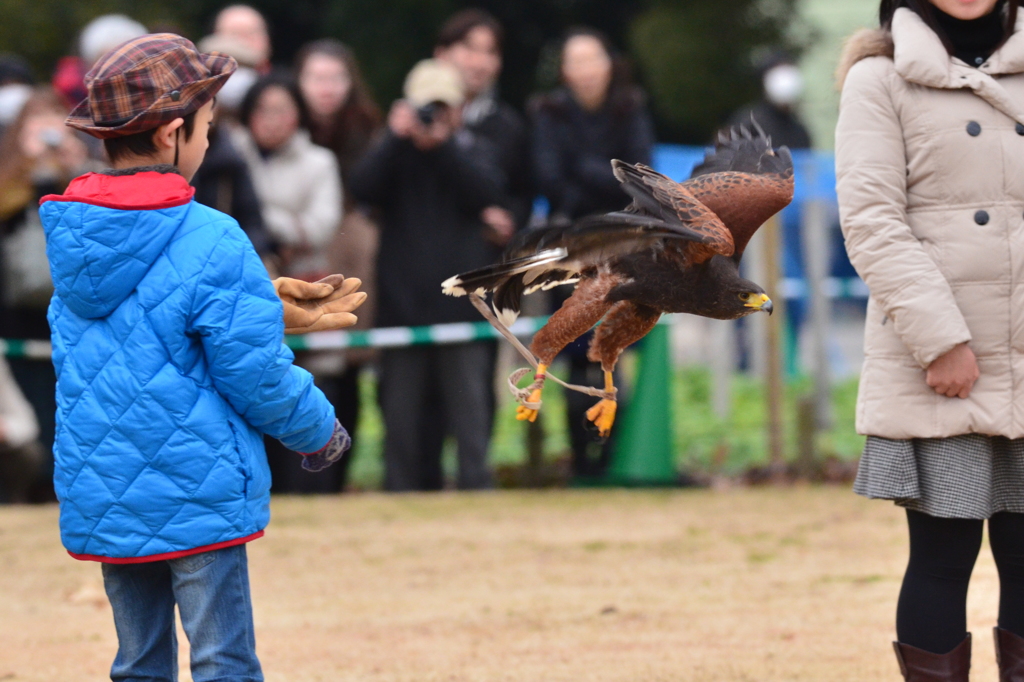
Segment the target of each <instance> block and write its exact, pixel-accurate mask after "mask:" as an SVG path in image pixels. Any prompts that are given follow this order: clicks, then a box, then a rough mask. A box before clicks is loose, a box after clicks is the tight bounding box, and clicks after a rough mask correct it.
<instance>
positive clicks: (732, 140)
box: [683, 121, 793, 261]
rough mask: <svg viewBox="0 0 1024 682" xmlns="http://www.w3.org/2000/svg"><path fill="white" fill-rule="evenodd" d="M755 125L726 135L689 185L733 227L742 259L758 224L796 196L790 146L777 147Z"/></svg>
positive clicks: (723, 134)
mask: <svg viewBox="0 0 1024 682" xmlns="http://www.w3.org/2000/svg"><path fill="white" fill-rule="evenodd" d="M751 124H752V125H751V127H749V128H748V127H746V126H740V127H737V128H733V129H732V130H731V131H730V132H729V134H728V135H726V134H725V133H722V134H720V135H719V137H718V142H717V144H715V148H714V149H713V150H712V151H710V152H709V153H708V154H707V156H706V157H705V158H704V163H702V164H700V165H699V166H697V167H696V168H694V169H693V173H692V174H691V175H690V179H689V180H687V181H686V182H684V183H683V187H685V188H686V189H687V190H689V192H690V193H691V194H692V196H693V197H694V198H696V199H697V200H698V201H700V203H702V204H704V205H705V206H707V207H708V208H709V209H711V210H712V211H714V212H715V214H716V215H717V216H718V217H719V218H721V220H722V222H723V223H725V225H726V226H727V227H728V228H729V231H730V232H731V233H732V237H733V243H734V244H735V246H736V250H735V253H734V254H733V258H734V259H735V260H737V261H738V260H739V259H740V257H741V256H742V255H743V249H744V248H746V246H747V242H749V241H750V238H751V237H752V236H753V234H754V232H756V231H757V228H759V227H760V226H761V225H763V224H764V223H765V222H766V221H767V220H768V219H769V218H771V217H772V216H773V215H775V214H776V213H778V212H779V211H781V210H782V209H783V208H785V207H786V206H788V205H789V202H791V201H792V200H793V157H792V156H791V155H790V153H789V149H787V148H786V147H780V148H779V149H778V150H774V149H772V142H771V138H769V137H768V136H767V135H765V133H764V131H763V130H762V129H761V127H760V126H758V125H757V123H756V122H754V121H751Z"/></svg>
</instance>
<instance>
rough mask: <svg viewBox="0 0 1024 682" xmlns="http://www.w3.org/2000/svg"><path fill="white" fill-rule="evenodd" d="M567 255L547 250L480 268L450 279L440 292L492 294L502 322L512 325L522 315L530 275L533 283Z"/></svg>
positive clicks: (559, 249)
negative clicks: (522, 304)
mask: <svg viewBox="0 0 1024 682" xmlns="http://www.w3.org/2000/svg"><path fill="white" fill-rule="evenodd" d="M567 255H568V252H567V251H566V250H565V249H563V248H557V249H547V250H544V251H541V252H540V253H535V254H532V255H529V256H524V257H522V258H515V259H513V260H509V261H505V262H504V263H496V264H494V265H488V266H486V267H482V268H477V269H476V270H471V271H469V272H465V273H463V274H461V275H456V276H454V277H450V278H448V279H447V280H445V281H444V282H443V283H442V284H441V290H442V291H443V292H444V293H446V294H448V295H449V296H465V295H466V294H469V293H474V294H476V295H478V296H480V297H484V296H486V295H487V294H488V293H493V294H494V302H493V306H494V312H495V313H497V315H498V317H499V318H500V319H501V321H502V322H503V323H507V324H508V325H511V324H512V322H515V320H516V318H517V317H518V316H519V305H520V302H521V301H522V298H523V292H524V291H525V289H526V284H525V281H526V277H527V275H529V276H530V277H529V278H530V281H533V280H535V279H536V278H537V277H538V276H539V275H540V274H541V273H542V272H543V271H544V270H545V269H547V268H548V267H549V266H551V265H552V264H554V263H557V262H558V261H560V260H562V259H564V258H565V257H566V256H567ZM531 271H533V272H531Z"/></svg>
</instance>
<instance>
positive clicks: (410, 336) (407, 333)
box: [284, 317, 548, 350]
mask: <svg viewBox="0 0 1024 682" xmlns="http://www.w3.org/2000/svg"><path fill="white" fill-rule="evenodd" d="M547 321H548V318H546V317H521V318H519V319H518V320H516V323H515V324H514V325H512V332H513V333H514V334H515V335H516V336H532V335H533V334H534V332H536V331H537V330H538V329H540V328H541V327H543V326H544V323H545V322H547ZM500 338H501V334H499V333H498V331H497V330H496V329H495V328H494V327H492V326H491V325H490V324H488V323H487V322H484V321H480V322H452V323H449V324H432V325H430V326H427V327H380V328H378V329H366V330H363V331H333V332H315V333H313V334H306V335H304V336H286V337H285V339H284V341H285V343H286V344H288V347H289V348H291V349H292V350H331V349H338V348H402V347H405V346H422V345H435V346H436V345H442V344H448V343H467V342H469V341H486V340H491V339H500Z"/></svg>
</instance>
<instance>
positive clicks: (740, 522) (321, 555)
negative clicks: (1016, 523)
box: [0, 487, 998, 682]
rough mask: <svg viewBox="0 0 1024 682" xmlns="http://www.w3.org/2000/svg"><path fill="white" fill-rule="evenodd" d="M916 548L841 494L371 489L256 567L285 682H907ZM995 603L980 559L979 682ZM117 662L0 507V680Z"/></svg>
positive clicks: (272, 539) (78, 580) (98, 600)
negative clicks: (898, 635)
mask: <svg viewBox="0 0 1024 682" xmlns="http://www.w3.org/2000/svg"><path fill="white" fill-rule="evenodd" d="M905 544H906V541H905V529H904V526H903V517H902V512H901V511H900V510H899V509H896V508H894V507H893V506H892V505H890V504H889V503H886V502H868V501H865V500H862V499H860V498H858V497H856V496H855V495H853V493H852V492H850V491H849V490H848V489H846V488H838V487H821V488H806V487H797V488H784V489H772V488H760V489H733V490H727V491H708V490H705V491H679V492H650V491H551V492H495V493H486V494H472V495H455V494H444V495H432V496H418V495H409V496H397V497H387V496H383V495H369V494H367V495H354V496H347V497H337V498H306V499H303V498H279V499H276V500H275V501H274V518H273V521H272V522H271V525H270V527H269V529H268V531H267V535H266V537H265V538H263V539H261V540H258V541H256V542H254V543H252V544H251V545H250V546H249V561H250V570H251V574H252V583H253V598H254V602H255V609H256V632H257V642H258V647H259V652H260V657H261V659H262V661H263V665H264V671H265V673H266V677H267V680H270V681H272V682H275V681H285V680H287V681H295V682H305V681H312V680H324V681H332V682H334V681H348V680H360V681H369V682H385V681H386V682H399V681H401V682H406V681H408V682H431V681H445V682H469V681H474V682H475V681H481V682H483V681H486V682H492V681H495V682H500V681H505V680H509V681H511V680H515V681H530V682H538V681H544V682H546V681H562V680H564V681H572V682H584V681H590V680H594V681H601V682H605V681H609V682H610V681H623V682H625V681H627V680H628V681H630V682H637V681H643V682H648V681H650V682H655V681H661V680H666V681H667V680H673V681H675V680H685V681H687V682H701V681H709V682H710V681H714V682H722V681H727V680H764V681H771V682H779V681H782V680H808V681H814V682H823V681H831V680H851V681H852V680H857V681H858V682H863V681H865V680H883V681H891V682H896V681H897V680H899V679H900V677H899V674H898V671H897V668H896V664H895V661H894V658H893V654H892V649H891V645H890V641H891V639H892V637H893V614H894V610H895V603H896V595H897V592H898V590H899V584H900V578H901V571H902V569H903V567H904V563H905V561H906V546H905ZM997 591H998V583H997V578H996V573H995V568H994V565H993V563H992V559H991V555H990V554H989V552H988V550H987V549H986V550H984V551H983V553H982V557H981V559H980V560H979V562H978V567H977V569H976V571H975V578H974V581H973V583H972V586H971V593H970V626H971V629H972V630H973V632H974V636H975V662H974V666H973V670H972V672H973V673H974V677H975V679H978V680H985V679H995V678H996V673H995V664H994V661H993V654H992V642H991V627H992V625H993V624H994V623H993V621H994V618H995V613H996V602H997V596H998V595H997ZM182 642H183V644H184V640H183V639H182ZM115 648H116V640H115V637H114V629H113V624H112V622H111V615H110V609H109V606H108V605H107V603H106V600H105V598H104V595H103V589H102V583H101V581H100V571H99V568H98V566H97V565H96V564H91V563H81V562H77V561H74V560H72V559H70V558H69V557H68V556H67V555H66V554H65V553H64V552H63V551H62V549H61V547H60V543H59V539H58V535H57V509H56V508H55V507H44V508H38V507H36V508H30V507H6V508H0V680H4V681H7V680H13V681H17V682H28V681H32V682H65V681H72V680H73V681H75V682H89V681H92V680H103V679H108V678H107V677H106V672H107V669H108V666H109V664H110V662H111V660H112V659H113V656H114V653H115ZM186 649H187V647H186V646H184V645H183V646H182V652H181V658H182V662H183V664H184V665H183V674H182V679H183V680H190V679H191V678H190V677H189V676H188V674H187V664H186V662H187V655H188V654H187V650H186Z"/></svg>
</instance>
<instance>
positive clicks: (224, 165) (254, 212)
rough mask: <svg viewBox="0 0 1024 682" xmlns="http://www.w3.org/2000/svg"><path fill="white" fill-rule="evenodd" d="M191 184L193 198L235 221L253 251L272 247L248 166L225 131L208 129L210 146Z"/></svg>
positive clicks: (270, 249) (270, 250)
mask: <svg viewBox="0 0 1024 682" xmlns="http://www.w3.org/2000/svg"><path fill="white" fill-rule="evenodd" d="M192 186H193V187H195V188H196V201H198V202H199V203H200V204H203V205H204V206H209V207H210V208H214V209H217V210H218V211H220V212H221V213H226V214H227V215H229V216H231V217H232V218H234V219H235V220H236V221H238V225H239V226H240V227H241V228H242V231H243V232H245V234H246V236H247V237H249V241H251V242H252V245H253V247H254V248H255V249H256V253H258V254H260V255H261V256H263V255H266V254H267V253H270V252H272V251H273V250H274V248H275V245H274V240H273V238H272V237H271V236H270V233H269V232H267V228H266V226H264V224H263V215H262V213H261V212H260V200H259V197H257V196H256V189H255V187H254V186H253V184H252V176H251V175H250V174H249V167H248V166H247V165H246V164H245V159H243V158H242V155H241V154H240V153H239V152H238V150H237V149H235V146H234V144H232V142H231V136H230V135H227V134H226V131H223V130H219V129H216V128H214V129H212V130H211V131H210V147H209V149H207V150H206V158H205V159H203V165H201V166H200V167H199V170H198V171H197V172H196V174H195V176H194V177H193V178H192Z"/></svg>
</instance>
